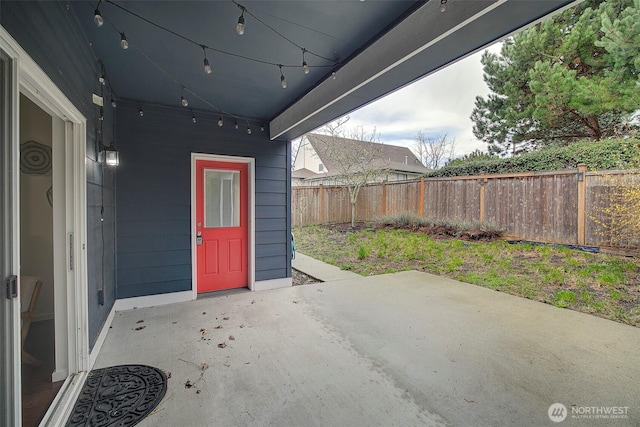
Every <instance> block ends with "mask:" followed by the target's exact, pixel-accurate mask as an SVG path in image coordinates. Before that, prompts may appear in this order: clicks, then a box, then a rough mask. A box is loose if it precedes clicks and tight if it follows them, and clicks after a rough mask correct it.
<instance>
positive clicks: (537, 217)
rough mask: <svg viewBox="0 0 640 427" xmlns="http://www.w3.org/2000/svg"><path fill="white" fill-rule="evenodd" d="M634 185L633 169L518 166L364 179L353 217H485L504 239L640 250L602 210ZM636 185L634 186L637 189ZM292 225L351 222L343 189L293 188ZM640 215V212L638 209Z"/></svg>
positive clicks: (639, 179)
mask: <svg viewBox="0 0 640 427" xmlns="http://www.w3.org/2000/svg"><path fill="white" fill-rule="evenodd" d="M628 186H636V187H637V186H640V171H637V170H624V171H604V172H587V171H586V167H585V166H584V165H580V166H578V169H577V170H575V169H574V170H563V171H554V172H523V173H513V174H496V175H478V176H463V177H451V178H423V179H420V180H415V181H405V182H393V183H381V184H371V185H367V186H365V187H363V188H362V189H361V190H360V193H359V195H358V201H357V203H356V220H357V221H371V220H374V219H376V218H377V217H381V216H385V215H399V214H403V213H408V214H412V215H417V216H420V217H426V218H431V219H437V220H452V221H487V222H490V223H492V224H494V225H496V226H498V227H501V228H504V229H505V230H506V232H505V234H506V236H507V237H508V238H511V239H517V240H527V241H535V242H547V243H559V244H570V245H581V246H598V247H621V248H633V249H637V248H640V236H636V235H633V233H619V232H618V233H614V232H612V231H611V230H610V228H609V227H606V226H604V225H602V224H610V223H611V222H612V221H615V219H613V218H612V217H611V216H610V215H608V214H607V213H606V212H607V208H608V207H610V206H611V204H612V203H615V200H616V198H615V197H614V195H615V194H617V192H619V191H620V188H621V187H628ZM639 191H640V190H639ZM291 207H292V218H293V225H294V226H300V225H312V224H326V223H337V222H348V221H350V220H351V218H350V213H351V207H350V204H349V193H348V190H347V188H345V187H339V186H317V187H293V188H292V203H291ZM638 215H640V212H639V213H638Z"/></svg>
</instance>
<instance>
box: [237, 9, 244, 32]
mask: <svg viewBox="0 0 640 427" xmlns="http://www.w3.org/2000/svg"><path fill="white" fill-rule="evenodd" d="M238 7H239V8H240V9H241V10H242V13H241V14H240V17H239V18H238V24H237V25H236V33H238V35H239V36H241V35H243V34H244V10H245V9H244V7H243V6H238Z"/></svg>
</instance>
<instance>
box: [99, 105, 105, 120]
mask: <svg viewBox="0 0 640 427" xmlns="http://www.w3.org/2000/svg"><path fill="white" fill-rule="evenodd" d="M98 120H100V121H103V120H104V108H102V107H100V117H98Z"/></svg>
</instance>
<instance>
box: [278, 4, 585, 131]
mask: <svg viewBox="0 0 640 427" xmlns="http://www.w3.org/2000/svg"><path fill="white" fill-rule="evenodd" d="M578 2H579V1H575V0H547V1H536V0H497V1H495V0H478V1H455V0H450V2H449V5H448V8H447V11H446V12H445V13H440V11H439V7H440V2H436V1H429V2H427V3H425V4H424V5H423V6H422V7H420V8H419V9H417V10H416V11H415V12H413V13H412V14H411V15H409V16H408V17H407V18H406V19H405V20H403V21H401V22H400V23H399V24H398V25H396V26H395V27H393V28H392V29H391V30H389V31H388V32H387V33H386V34H385V35H383V36H382V37H380V38H379V39H378V40H377V41H375V42H373V43H372V44H371V45H370V46H369V47H367V48H366V49H364V50H363V51H362V52H361V53H360V54H358V55H357V56H355V57H354V58H352V59H351V60H350V61H349V62H347V63H345V64H344V65H343V66H342V68H340V69H339V70H338V71H337V73H336V78H335V79H333V78H331V76H330V75H329V76H327V78H326V79H325V80H324V81H323V82H322V83H319V84H318V85H317V86H315V87H314V88H312V89H311V90H309V91H308V92H307V93H306V95H304V96H303V97H301V98H300V99H298V100H297V101H296V102H294V103H293V104H292V105H290V106H289V107H288V108H286V109H285V110H284V111H282V112H281V113H280V114H278V115H277V116H276V117H275V118H274V119H273V120H272V121H271V122H270V137H271V139H272V140H273V139H276V138H282V137H284V138H287V139H293V138H296V137H299V136H301V135H303V134H304V133H305V132H308V131H311V130H313V129H316V128H317V127H319V126H322V125H323V124H325V123H328V122H330V121H331V120H334V119H336V118H337V117H340V116H342V115H344V114H347V113H349V112H351V111H353V110H355V109H357V108H360V107H362V106H363V105H366V104H368V103H370V102H372V101H374V100H376V99H378V98H380V97H382V96H384V95H386V94H388V93H390V92H392V91H395V90H397V89H399V88H401V87H403V86H405V85H407V84H410V83H412V82H413V81H415V80H416V79H418V78H421V77H423V76H426V75H429V74H431V73H433V72H435V71H437V70H439V69H441V68H443V67H445V66H446V65H448V64H450V63H453V62H455V61H458V60H460V59H462V58H464V57H465V56H467V55H469V54H471V53H474V52H476V51H478V50H480V49H482V48H484V47H485V46H487V45H489V44H491V43H493V42H495V41H496V40H500V39H502V38H504V37H505V36H507V35H509V34H512V33H513V32H515V31H516V30H518V29H520V28H522V27H524V26H527V25H531V24H532V23H535V22H537V21H539V20H540V19H542V18H543V17H545V16H547V15H549V14H551V13H554V12H557V11H559V10H561V9H563V8H565V7H568V6H570V5H573V4H576V3H578Z"/></svg>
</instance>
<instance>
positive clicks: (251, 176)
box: [191, 153, 256, 299]
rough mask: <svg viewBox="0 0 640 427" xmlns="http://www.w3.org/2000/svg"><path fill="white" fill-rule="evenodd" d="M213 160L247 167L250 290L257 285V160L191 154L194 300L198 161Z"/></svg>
mask: <svg viewBox="0 0 640 427" xmlns="http://www.w3.org/2000/svg"><path fill="white" fill-rule="evenodd" d="M197 160H213V161H218V162H226V163H244V164H246V165H247V185H248V187H249V188H248V189H247V190H248V193H247V197H248V201H247V202H248V205H249V206H247V208H248V211H247V220H248V221H249V224H248V226H249V230H248V236H247V251H248V254H247V268H248V270H249V278H248V285H249V289H251V290H252V291H253V290H254V287H255V283H256V250H255V249H256V245H255V241H256V227H255V223H256V221H255V219H256V210H255V204H256V194H255V175H256V172H255V170H256V165H255V163H256V159H254V158H253V157H235V156H222V155H216V154H202V153H191V292H192V298H193V299H197V298H198V286H197V283H198V265H197V262H198V257H197V254H196V161H197Z"/></svg>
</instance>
